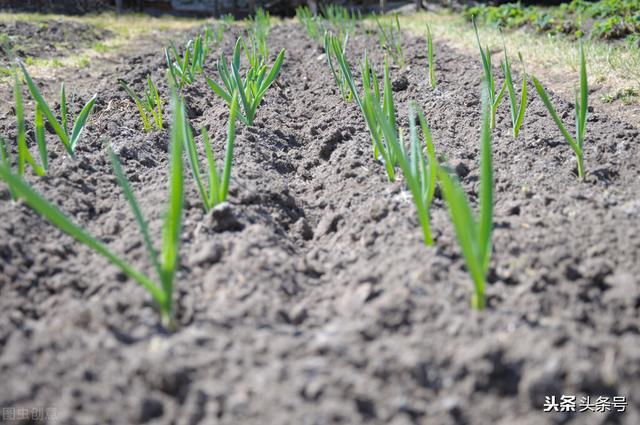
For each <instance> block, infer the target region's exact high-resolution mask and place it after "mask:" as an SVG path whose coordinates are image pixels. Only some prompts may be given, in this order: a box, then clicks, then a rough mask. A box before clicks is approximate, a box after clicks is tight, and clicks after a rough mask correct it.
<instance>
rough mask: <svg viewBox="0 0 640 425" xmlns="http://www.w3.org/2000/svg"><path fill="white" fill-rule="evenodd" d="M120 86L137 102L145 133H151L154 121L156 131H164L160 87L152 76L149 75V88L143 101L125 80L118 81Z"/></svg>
mask: <svg viewBox="0 0 640 425" xmlns="http://www.w3.org/2000/svg"><path fill="white" fill-rule="evenodd" d="M118 84H120V87H122V89H123V90H124V91H126V92H127V94H128V95H129V97H131V99H133V101H134V102H135V104H136V107H137V108H138V112H139V113H140V118H141V119H142V127H143V128H144V131H146V132H149V131H151V129H152V125H151V120H152V119H153V123H154V124H155V127H156V130H162V128H163V125H162V99H161V98H160V93H159V92H158V87H157V86H156V85H155V84H154V83H153V80H152V79H151V75H147V88H146V89H145V91H144V95H143V99H140V97H139V96H138V95H137V94H136V93H135V92H134V91H133V90H132V89H131V88H130V87H129V86H128V85H127V83H126V82H125V81H124V80H123V79H118Z"/></svg>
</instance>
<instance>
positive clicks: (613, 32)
mask: <svg viewBox="0 0 640 425" xmlns="http://www.w3.org/2000/svg"><path fill="white" fill-rule="evenodd" d="M464 15H465V16H466V17H468V18H469V19H471V17H472V16H475V17H476V19H478V20H480V21H482V22H485V23H487V24H489V25H492V26H495V27H499V28H506V29H516V28H522V27H524V28H528V29H531V30H533V31H535V32H539V33H544V34H567V35H570V36H574V37H582V36H583V35H585V34H586V35H588V36H589V37H591V38H594V39H605V40H612V39H622V38H630V39H637V35H638V33H640V0H601V1H585V0H573V1H571V2H570V3H565V4H561V5H559V6H553V7H548V6H547V7H544V6H525V5H522V4H520V3H507V4H502V5H499V6H489V5H481V6H476V7H470V8H467V9H466V10H465V12H464Z"/></svg>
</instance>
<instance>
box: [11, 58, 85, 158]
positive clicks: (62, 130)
mask: <svg viewBox="0 0 640 425" xmlns="http://www.w3.org/2000/svg"><path fill="white" fill-rule="evenodd" d="M20 67H21V68H22V73H23V75H24V79H25V82H26V83H27V87H28V89H29V91H30V92H31V96H33V99H34V100H35V101H36V135H37V134H38V128H44V125H43V123H42V122H41V121H42V119H43V118H42V117H43V116H44V117H45V118H46V119H47V121H48V122H49V124H51V127H53V130H54V131H55V133H56V134H57V135H58V137H59V138H60V141H61V142H62V144H63V145H64V147H65V149H66V150H67V153H68V154H69V156H71V157H72V158H74V157H75V151H76V147H77V146H78V141H79V140H80V135H81V134H82V130H84V127H85V125H86V124H87V119H88V118H89V113H90V112H91V110H92V109H93V105H94V104H95V103H96V96H97V94H94V95H93V97H91V99H89V101H88V102H87V103H86V104H85V105H84V107H83V108H82V110H81V111H80V114H79V115H78V117H77V119H75V122H73V121H74V118H73V117H70V116H69V114H68V112H67V96H66V94H65V89H64V83H62V85H61V87H60V117H61V119H62V122H60V121H58V119H57V118H56V116H55V115H54V113H53V111H52V110H51V108H50V107H49V105H48V104H47V101H46V100H44V97H43V96H42V94H41V93H40V90H38V86H36V84H35V83H34V82H33V80H32V79H31V77H30V76H29V73H28V72H27V69H26V68H25V66H24V64H23V63H20ZM16 78H17V77H16ZM38 114H40V116H39V115H38ZM39 121H40V122H39ZM72 122H73V126H72V130H71V133H69V126H71V124H72ZM39 124H42V126H41V127H39ZM41 134H42V137H43V138H44V131H42V133H41ZM42 143H43V145H42V146H44V140H43V141H42ZM38 145H39V146H40V142H38ZM42 146H41V148H42ZM44 163H45V162H44V161H43V164H44Z"/></svg>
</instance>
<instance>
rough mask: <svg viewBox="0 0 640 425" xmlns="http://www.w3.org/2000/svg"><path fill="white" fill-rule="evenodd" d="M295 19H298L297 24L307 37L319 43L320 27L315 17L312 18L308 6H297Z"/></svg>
mask: <svg viewBox="0 0 640 425" xmlns="http://www.w3.org/2000/svg"><path fill="white" fill-rule="evenodd" d="M296 17H297V18H298V22H300V24H302V26H303V27H304V29H305V31H306V32H307V35H308V36H309V37H310V38H311V39H313V40H314V41H316V42H319V41H320V38H321V37H322V34H321V31H320V25H319V24H318V21H317V20H316V17H315V16H313V13H312V12H311V9H309V7H308V6H298V7H297V8H296Z"/></svg>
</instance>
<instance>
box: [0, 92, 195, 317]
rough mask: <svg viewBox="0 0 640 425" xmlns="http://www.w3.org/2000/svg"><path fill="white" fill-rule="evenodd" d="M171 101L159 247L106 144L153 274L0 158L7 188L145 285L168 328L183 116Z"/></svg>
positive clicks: (177, 236) (0, 176) (177, 233)
mask: <svg viewBox="0 0 640 425" xmlns="http://www.w3.org/2000/svg"><path fill="white" fill-rule="evenodd" d="M173 103H174V115H173V123H172V126H171V154H170V161H169V162H170V165H169V167H170V173H169V195H168V207H167V212H166V214H165V220H164V226H163V232H162V245H161V250H160V252H158V251H156V249H155V248H154V246H153V243H152V242H151V236H150V234H149V230H148V226H147V223H146V221H145V220H144V218H143V215H142V212H141V210H140V207H139V205H138V202H137V201H136V198H135V196H134V194H133V191H132V190H131V187H130V185H129V182H128V180H127V178H126V176H125V173H124V171H123V170H122V167H121V165H120V161H119V160H118V158H117V156H116V155H115V154H114V153H113V151H112V150H111V149H110V148H109V149H108V155H109V158H110V160H111V162H112V165H113V169H114V172H115V174H116V178H117V181H118V183H119V184H120V186H121V188H122V190H123V193H124V196H125V198H126V199H127V202H128V203H129V204H130V206H131V209H132V211H133V214H134V216H135V219H136V222H137V223H138V226H139V229H140V233H141V235H142V238H143V240H144V243H145V247H146V248H147V252H148V254H149V257H150V260H151V262H152V263H153V266H154V268H155V271H156V273H157V279H152V278H150V277H149V276H147V275H145V274H143V273H141V272H140V271H138V270H137V269H136V268H135V267H134V266H133V265H131V264H130V263H129V262H127V261H126V260H125V259H123V258H122V257H120V256H118V255H116V254H115V253H113V252H112V251H111V250H110V249H109V248H108V247H107V246H106V245H105V244H103V243H102V242H100V241H99V240H98V239H97V238H95V237H94V236H93V235H91V234H90V233H89V232H87V231H86V230H85V229H83V228H82V227H80V226H79V225H77V224H75V223H74V222H73V221H72V220H71V219H70V218H69V217H67V216H66V215H65V214H64V213H63V212H62V211H61V210H60V209H59V208H58V207H57V206H55V205H54V204H52V203H51V202H49V201H48V200H46V199H45V198H44V197H43V196H42V195H40V194H39V193H38V192H36V191H35V190H34V189H33V188H32V187H31V186H30V185H29V184H28V183H27V182H26V181H25V180H24V179H23V178H22V177H20V176H19V175H17V174H14V173H13V172H12V171H11V169H10V168H9V166H7V164H6V163H5V162H4V161H3V162H1V163H0V179H2V180H4V181H5V183H7V185H8V186H9V189H10V190H11V192H12V193H13V194H14V195H15V196H16V197H18V198H19V199H22V200H23V201H24V202H25V203H26V204H27V205H28V206H29V207H30V208H32V209H33V210H34V211H36V212H37V213H38V214H40V215H41V216H42V217H43V218H45V219H46V220H48V221H49V222H51V223H52V224H53V225H54V226H56V227H57V228H58V229H60V230H61V231H63V232H65V233H67V234H69V235H70V236H72V237H73V238H75V239H76V240H77V241H79V242H81V243H83V244H85V245H87V246H88V247H89V248H91V249H92V250H94V251H95V252H97V253H98V254H100V255H102V256H104V257H105V258H106V259H107V260H108V261H110V262H111V263H112V264H114V265H115V266H116V267H118V268H119V269H120V270H122V272H123V273H124V274H126V275H127V276H128V277H130V278H131V279H133V280H134V281H135V282H137V283H138V284H139V285H141V286H142V287H143V288H145V289H146V290H147V291H148V292H149V294H150V295H151V297H152V298H153V299H154V301H155V302H156V304H157V306H158V308H159V311H160V317H161V321H162V323H163V325H164V326H165V327H166V328H168V329H172V328H173V327H174V325H175V322H174V309H173V299H172V295H173V286H174V279H175V274H176V271H177V269H178V265H179V248H180V232H181V222H182V206H183V176H182V144H183V135H184V132H185V129H184V127H183V125H184V122H185V119H184V117H185V109H184V104H183V102H182V100H180V99H178V98H177V97H176V96H175V95H174V102H173Z"/></svg>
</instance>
